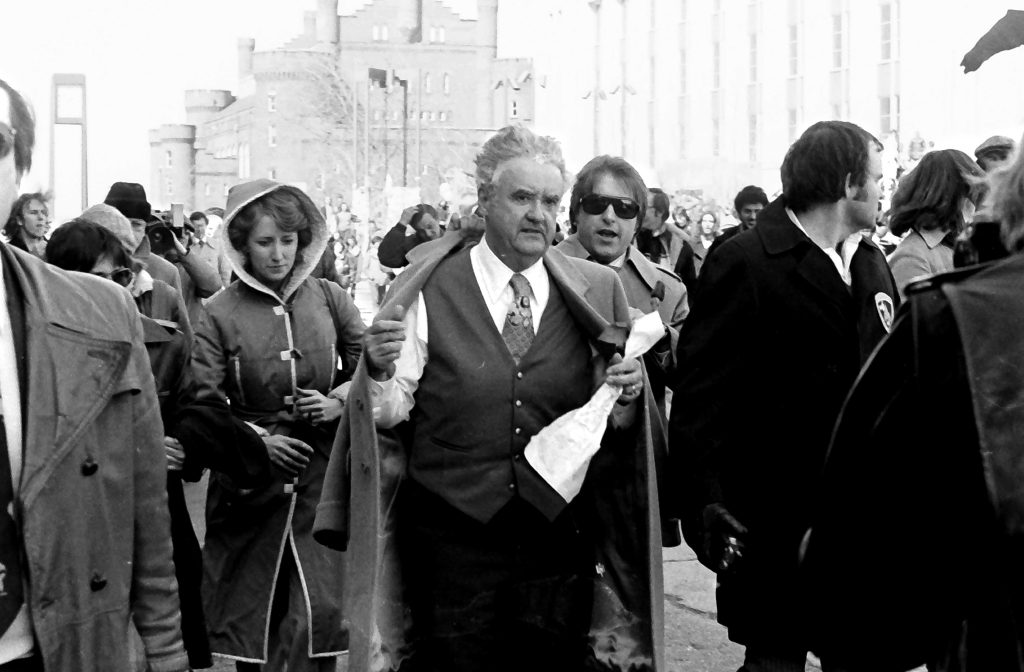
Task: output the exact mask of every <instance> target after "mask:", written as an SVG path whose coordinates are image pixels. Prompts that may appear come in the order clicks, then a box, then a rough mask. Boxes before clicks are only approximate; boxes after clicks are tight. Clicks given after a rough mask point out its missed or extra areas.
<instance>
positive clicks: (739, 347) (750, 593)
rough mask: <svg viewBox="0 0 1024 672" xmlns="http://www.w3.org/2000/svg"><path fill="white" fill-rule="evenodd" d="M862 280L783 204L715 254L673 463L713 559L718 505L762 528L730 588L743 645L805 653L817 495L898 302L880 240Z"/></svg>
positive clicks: (860, 253)
mask: <svg viewBox="0 0 1024 672" xmlns="http://www.w3.org/2000/svg"><path fill="white" fill-rule="evenodd" d="M851 271H852V276H853V284H852V287H849V288H848V287H847V286H846V285H845V284H844V283H843V281H842V279H841V278H840V276H839V273H838V271H837V270H836V267H835V266H834V265H833V263H832V262H831V261H830V260H829V258H828V256H827V255H826V254H825V253H824V252H823V251H822V250H821V249H820V248H819V247H818V246H817V245H815V244H814V243H813V242H812V241H811V240H810V238H808V237H807V236H806V235H805V234H804V233H802V232H801V231H800V230H799V229H798V228H797V227H796V226H795V225H794V224H793V223H792V222H791V221H790V220H789V218H788V217H787V215H786V212H785V204H784V203H783V202H782V200H781V199H779V200H776V201H775V202H774V203H772V204H771V205H769V207H768V208H765V210H764V211H763V212H762V213H761V216H760V217H759V218H758V224H757V227H756V228H754V229H753V230H751V231H746V232H744V233H741V234H738V235H736V236H735V237H734V238H733V239H732V240H730V241H728V242H727V243H725V244H724V245H722V246H721V247H720V248H719V249H718V250H716V251H715V254H714V255H713V256H711V257H710V259H709V261H708V265H707V266H706V267H705V268H704V271H703V275H702V276H701V279H700V281H699V283H700V298H699V299H698V301H697V303H696V305H695V306H694V309H693V311H692V312H691V314H690V317H689V318H688V319H687V321H686V324H685V325H684V326H683V332H682V334H681V335H680V339H679V353H678V361H679V372H680V375H679V379H678V383H677V386H676V388H675V389H676V390H677V394H676V397H675V398H674V400H673V404H672V417H671V421H670V429H669V437H670V440H671V449H670V451H669V453H670V455H672V457H673V458H674V459H677V460H678V462H677V465H676V481H675V485H676V488H677V489H678V490H677V494H678V496H679V500H678V501H679V505H680V512H681V515H682V522H683V532H684V535H685V536H686V539H687V541H688V543H689V544H690V546H691V547H693V548H694V549H696V550H697V551H698V553H701V549H702V545H703V541H704V534H705V530H704V528H703V525H702V523H701V516H702V511H703V510H704V508H705V507H706V506H707V505H709V504H713V503H718V504H721V505H724V507H725V508H726V509H727V510H728V511H729V512H730V513H731V514H732V515H733V516H735V518H737V519H738V520H739V522H740V523H741V524H743V525H744V526H746V527H747V528H748V529H749V538H748V539H747V540H746V545H747V552H746V554H745V557H744V558H743V559H742V564H740V563H737V567H736V568H735V570H734V571H733V572H732V573H730V574H729V575H723V576H721V577H720V587H719V590H718V612H719V620H720V622H721V623H723V624H724V625H727V626H728V627H729V636H730V638H731V639H734V640H735V641H738V642H740V643H744V644H751V643H755V644H760V645H768V644H770V645H773V646H774V647H776V649H778V648H782V649H783V650H785V649H787V648H797V649H799V647H801V646H806V641H805V637H804V636H803V634H802V633H801V632H800V628H799V627H798V623H799V621H800V618H801V616H802V609H801V607H800V603H799V600H798V599H796V595H795V593H794V588H795V586H796V574H797V548H798V546H799V544H800V540H801V538H802V536H803V534H804V532H805V531H806V529H807V527H808V526H809V525H810V516H811V512H812V501H813V500H812V498H811V493H812V488H813V485H814V483H815V482H816V479H817V476H818V474H819V471H820V469H821V466H822V464H823V462H824V459H825V451H826V449H827V447H828V440H829V437H830V435H831V431H832V426H833V424H834V423H835V419H836V416H837V415H838V414H839V409H840V406H841V404H842V402H843V399H844V398H845V397H846V394H847V392H848V391H849V388H850V386H851V385H852V384H853V381H854V378H855V377H856V375H857V372H858V371H859V370H860V366H861V363H862V362H863V361H864V359H865V358H866V357H867V354H868V353H870V351H871V349H873V348H874V346H875V345H876V344H877V343H878V342H879V341H880V340H881V339H882V337H883V336H885V334H886V329H887V328H888V326H889V324H891V319H892V307H893V305H894V304H895V303H896V302H897V301H898V296H897V294H896V288H895V286H894V283H893V280H892V274H891V273H890V272H889V267H888V266H887V265H886V263H885V258H884V257H883V256H882V253H881V252H880V251H879V249H878V248H877V247H876V246H874V245H873V244H871V243H870V242H867V241H861V243H860V245H859V248H858V249H857V252H856V253H855V255H854V257H853V262H852V267H851ZM701 559H702V561H704V562H705V563H709V560H708V559H707V558H704V557H702V558H701Z"/></svg>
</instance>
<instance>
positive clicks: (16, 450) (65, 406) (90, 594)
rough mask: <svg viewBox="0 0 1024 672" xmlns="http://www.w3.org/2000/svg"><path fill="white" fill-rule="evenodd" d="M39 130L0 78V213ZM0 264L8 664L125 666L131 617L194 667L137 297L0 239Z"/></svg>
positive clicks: (0, 601) (1, 595) (2, 573)
mask: <svg viewBox="0 0 1024 672" xmlns="http://www.w3.org/2000/svg"><path fill="white" fill-rule="evenodd" d="M34 140H35V122H34V120H33V118H32V113H31V111H30V109H29V107H28V105H27V103H26V102H25V100H24V99H23V98H22V97H21V95H20V94H19V93H18V92H17V91H15V90H14V89H12V88H11V87H10V86H9V85H8V84H7V83H6V82H4V81H3V80H0V221H2V220H6V218H7V217H8V216H9V214H10V209H11V204H12V203H13V201H14V199H15V197H16V196H17V190H18V182H19V181H20V179H21V176H22V175H23V174H24V173H25V172H26V171H28V169H29V167H30V166H31V163H32V149H33V144H34ZM0 267H2V272H0V278H2V286H0V411H2V422H0V672H38V671H40V670H44V669H45V670H47V671H51V670H94V671H96V672H99V671H100V670H114V669H128V668H129V667H130V651H129V645H128V642H129V638H128V637H126V633H127V632H128V628H129V619H131V620H133V621H134V624H135V627H136V629H137V630H138V632H139V634H140V635H141V637H142V641H143V644H144V647H145V656H146V662H147V665H148V667H149V668H150V669H151V670H154V671H156V672H176V671H178V670H182V671H184V670H187V669H188V658H187V656H186V655H185V651H184V648H183V646H182V638H181V624H180V620H181V619H180V615H179V602H178V587H177V582H176V581H175V578H174V565H173V564H172V556H171V544H170V520H169V515H168V509H167V496H166V488H165V480H166V471H165V468H164V466H163V465H164V464H166V460H165V458H164V449H163V436H162V432H161V429H162V426H161V422H160V416H159V410H158V406H157V395H156V390H155V388H154V385H153V374H152V373H151V372H150V369H149V361H148V358H147V356H146V349H145V346H144V345H143V341H142V329H141V324H140V320H139V315H138V312H137V311H136V309H135V306H134V304H133V303H132V300H131V297H130V296H129V294H128V293H127V292H126V291H124V290H123V289H121V288H119V287H117V286H115V285H114V284H112V283H110V282H107V281H105V280H101V279H99V278H94V277H91V276H89V275H87V274H81V275H78V276H76V277H74V278H72V277H70V275H69V274H68V273H67V272H65V271H62V270H60V269H57V268H55V267H53V266H49V265H47V264H46V263H44V262H43V261H41V260H39V259H36V258H35V257H33V256H31V255H29V254H27V253H25V252H22V251H21V250H17V249H13V248H11V247H10V246H8V245H6V244H2V243H0ZM110 270H111V271H113V270H114V269H110ZM111 275H112V276H113V275H114V274H113V273H111Z"/></svg>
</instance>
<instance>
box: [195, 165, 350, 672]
mask: <svg viewBox="0 0 1024 672" xmlns="http://www.w3.org/2000/svg"><path fill="white" fill-rule="evenodd" d="M276 189H288V190H292V192H293V193H295V194H298V195H299V197H300V199H301V200H302V202H303V203H304V204H305V206H306V210H307V213H306V214H307V217H308V219H309V221H310V222H311V223H312V228H313V240H312V242H311V243H310V244H309V245H308V246H307V247H306V248H305V249H303V250H300V253H301V255H302V256H301V259H300V258H297V259H296V263H295V267H294V269H293V271H292V273H291V275H290V276H289V278H288V279H287V280H286V281H285V284H284V286H283V287H282V291H281V294H280V296H279V295H278V294H276V293H274V292H273V291H271V290H270V289H268V288H267V287H266V286H265V285H263V284H262V283H261V282H259V281H258V280H257V279H256V278H254V277H253V276H252V275H251V274H250V273H249V271H248V270H247V269H246V268H245V267H244V263H243V258H242V255H241V253H239V252H238V250H235V249H234V248H233V247H231V245H230V241H229V240H228V236H227V234H228V230H229V229H230V228H231V223H232V220H233V218H234V216H235V215H236V214H237V213H238V211H239V210H240V209H241V208H242V207H244V206H245V205H246V204H248V203H250V202H252V201H253V200H256V199H257V198H259V197H261V196H263V195H266V194H267V193H269V192H271V191H274V190H276ZM228 206H229V207H228V213H227V214H226V216H225V220H224V225H223V226H222V227H221V229H220V231H221V234H220V235H221V244H222V246H223V247H222V249H224V250H226V251H227V256H228V259H229V261H230V262H231V264H232V266H233V268H234V272H235V273H236V274H237V275H238V278H239V279H238V280H237V281H235V282H234V283H232V284H231V286H230V287H228V288H227V289H226V290H224V291H223V292H221V293H219V294H218V295H217V296H216V297H214V299H213V300H211V301H210V302H209V303H208V304H207V306H206V310H205V311H204V313H203V315H202V317H201V318H200V323H199V326H198V328H197V329H196V342H195V348H194V351H193V374H194V377H195V385H196V397H197V398H198V399H199V400H203V399H211V398H212V399H227V400H229V401H230V404H231V411H232V414H233V415H234V416H235V417H236V418H239V419H242V420H245V421H248V422H251V423H253V424H255V425H258V426H259V427H262V428H264V429H266V430H267V431H269V432H270V433H271V434H283V435H286V436H291V437H294V438H297V439H300V440H302V441H304V442H306V443H308V444H309V445H310V446H312V447H313V449H314V450H313V455H312V456H311V458H310V463H309V465H308V466H307V467H306V468H305V469H304V470H303V472H302V473H301V474H300V476H299V478H298V481H297V483H293V482H292V481H291V480H290V479H286V477H285V476H283V475H278V478H276V479H275V480H274V481H273V482H271V483H269V484H266V485H262V486H259V487H255V488H248V487H246V488H243V487H240V486H239V485H238V484H236V483H235V482H233V481H232V479H231V478H230V477H229V476H228V475H227V474H224V473H220V472H215V473H214V474H213V475H212V477H211V480H210V489H209V495H208V503H207V531H206V545H205V547H204V549H203V553H204V564H205V566H204V577H203V601H204V607H205V612H206V618H207V626H208V628H209V632H210V644H211V648H212V649H213V651H214V653H216V654H219V655H222V656H226V657H230V658H234V659H237V660H247V661H261V662H265V661H266V657H267V646H268V642H267V629H268V623H269V619H270V612H271V606H272V597H273V590H274V586H275V584H276V582H277V577H278V572H279V569H280V564H281V556H282V553H284V552H286V551H287V546H288V542H289V539H290V540H291V542H292V544H293V545H294V548H295V562H296V565H297V566H298V572H299V576H300V580H301V582H302V585H303V591H304V593H305V598H306V604H307V605H308V607H309V610H310V612H309V613H308V614H307V617H308V619H309V622H310V627H309V632H310V638H311V641H310V642H309V651H310V654H311V656H313V657H318V656H334V655H338V654H340V653H342V652H343V651H345V650H346V648H347V643H346V636H345V631H344V628H343V627H342V623H341V619H342V614H341V600H342V574H343V571H342V570H343V556H342V554H341V553H338V552H336V551H332V550H329V549H326V548H324V547H322V546H320V545H318V544H316V543H314V541H313V539H312V537H311V534H310V533H311V530H312V525H313V515H314V510H315V507H316V504H317V502H318V501H319V498H320V490H321V487H322V484H323V475H324V470H325V469H326V467H327V459H328V457H329V454H330V449H331V444H332V443H333V440H334V434H335V427H336V424H337V423H331V424H325V425H320V426H314V425H312V424H310V423H309V422H308V421H306V420H305V419H304V418H301V417H300V416H299V415H298V414H296V413H295V412H294V406H293V402H292V400H293V398H294V396H295V395H296V388H303V389H315V390H318V391H320V392H321V393H323V394H328V393H332V391H335V388H336V386H337V385H339V383H340V382H341V374H339V372H338V369H337V361H338V357H339V355H340V356H341V358H342V360H343V365H344V375H348V376H350V375H351V372H352V370H353V369H354V367H355V363H356V361H357V359H358V357H359V354H360V352H361V338H362V333H363V329H364V326H363V323H362V320H361V319H360V316H359V311H358V309H356V307H355V306H354V305H353V303H352V301H351V299H350V298H349V296H348V295H347V294H346V293H344V292H342V291H341V288H340V287H338V286H337V285H336V284H334V283H332V282H328V281H326V280H317V279H312V278H309V277H308V276H309V273H310V270H311V269H312V268H313V266H314V265H316V263H317V262H318V261H319V259H320V258H321V255H322V253H323V249H324V246H325V245H326V241H327V232H326V225H325V223H324V220H323V217H322V216H321V215H320V214H319V212H318V211H317V210H316V208H315V207H313V204H312V202H311V201H309V198H308V197H307V196H306V195H305V194H302V192H301V191H299V190H297V189H294V188H292V187H286V186H283V185H279V184H277V183H275V182H272V181H270V180H257V181H255V182H250V183H247V184H243V185H239V186H237V187H235V188H233V189H232V191H231V194H230V195H229V197H228ZM332 303H333V306H334V307H335V312H336V313H337V321H335V319H334V317H333V315H332V310H331V305H332Z"/></svg>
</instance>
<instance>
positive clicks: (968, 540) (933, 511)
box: [803, 254, 1024, 672]
mask: <svg viewBox="0 0 1024 672" xmlns="http://www.w3.org/2000/svg"><path fill="white" fill-rule="evenodd" d="M1022 286H1024V256H1022V255H1019V254H1018V255H1015V256H1014V257H1013V258H1011V259H1007V260H1005V261H1001V262H998V263H995V264H989V265H987V266H984V267H977V266H976V267H972V268H967V269H962V270H958V271H953V272H951V273H948V274H945V275H940V276H937V277H935V278H933V279H931V280H929V281H926V282H923V283H914V284H913V285H911V289H910V290H909V291H908V295H907V303H906V304H904V307H903V309H902V310H901V311H900V313H899V315H898V316H897V319H896V322H895V323H894V325H893V330H892V334H891V335H890V336H889V337H888V338H887V339H886V340H885V341H883V343H882V344H881V345H880V346H879V348H878V350H876V351H875V353H874V354H873V355H872V357H871V360H870V361H869V362H868V364H867V366H866V367H865V368H864V370H863V371H862V372H861V374H860V376H859V378H858V380H857V384H856V386H855V387H854V388H853V391H852V392H851V393H850V396H849V398H848V399H847V401H846V403H845V405H844V408H843V412H842V415H841V416H840V419H839V421H838V423H837V424H836V430H835V434H834V436H833V440H832V445H831V448H830V450H829V455H828V460H827V462H826V465H825V470H824V475H823V487H822V488H821V497H820V499H819V502H818V505H817V506H816V516H815V523H814V526H813V527H812V530H811V533H810V535H809V539H808V542H807V544H806V546H805V548H806V553H805V555H804V558H803V560H804V562H803V570H804V575H805V580H806V581H807V582H808V584H809V590H808V593H809V594H811V595H813V596H814V598H815V599H814V602H813V604H812V605H810V607H809V608H810V609H811V614H812V616H813V621H814V623H815V624H816V626H817V627H816V628H815V631H816V637H815V647H814V648H815V650H816V651H817V652H818V654H819V655H820V656H822V659H823V660H824V661H825V662H826V664H830V663H837V664H839V665H840V666H841V669H845V670H850V671H851V672H859V671H861V670H879V671H882V672H884V671H886V670H894V671H895V670H907V669H910V668H913V667H918V666H920V665H922V664H924V663H929V669H930V670H940V671H942V672H947V671H950V672H951V671H953V670H957V671H960V672H979V671H984V670H1000V672H1020V671H1021V670H1024V658H1022V656H1021V651H1022V650H1024V626H1022V623H1024V618H1022V616H1024V582H1022V580H1021V572H1020V567H1021V564H1022V562H1024V552H1022V548H1024V547H1022V545H1021V541H1022V539H1024V525H1022V521H1024V516H1022V511H1024V496H1022V491H1021V483H1022V468H1021V459H1020V456H1021V446H1024V377H1022V376H1021V371H1022V370H1024V294H1022V293H1021V287H1022ZM876 597H877V598H879V599H876ZM879 600H881V602H880V601H879ZM879 607H882V608H879ZM868 641H869V642H870V643H871V645H870V646H865V645H864V643H865V642H868Z"/></svg>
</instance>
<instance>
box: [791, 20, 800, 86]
mask: <svg viewBox="0 0 1024 672" xmlns="http://www.w3.org/2000/svg"><path fill="white" fill-rule="evenodd" d="M799 38H800V32H799V30H798V29H797V27H796V24H795V23H791V24H789V75H790V76H791V77H792V76H794V75H796V74H797V73H798V72H799V71H800V42H799Z"/></svg>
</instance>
